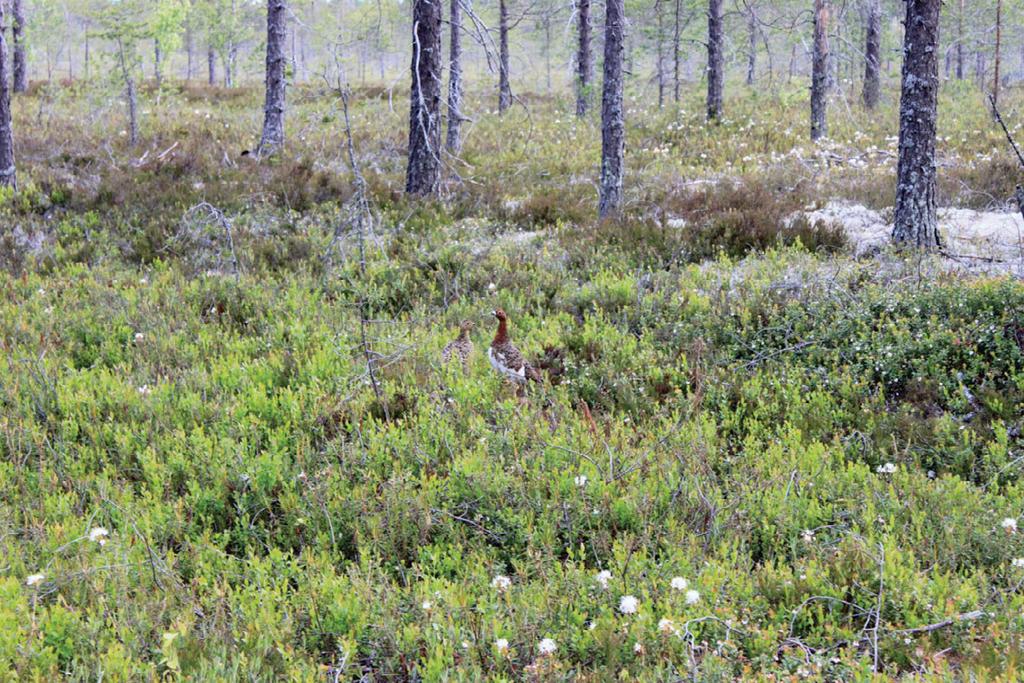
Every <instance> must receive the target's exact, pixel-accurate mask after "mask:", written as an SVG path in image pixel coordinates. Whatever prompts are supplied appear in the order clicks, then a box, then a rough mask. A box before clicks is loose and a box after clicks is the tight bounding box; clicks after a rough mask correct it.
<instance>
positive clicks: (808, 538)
mask: <svg viewBox="0 0 1024 683" xmlns="http://www.w3.org/2000/svg"><path fill="white" fill-rule="evenodd" d="M800 536H801V537H802V538H803V539H804V543H811V542H812V541H814V530H813V529H804V532H803V533H802V534H800Z"/></svg>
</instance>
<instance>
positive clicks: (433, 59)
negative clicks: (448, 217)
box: [405, 0, 442, 195]
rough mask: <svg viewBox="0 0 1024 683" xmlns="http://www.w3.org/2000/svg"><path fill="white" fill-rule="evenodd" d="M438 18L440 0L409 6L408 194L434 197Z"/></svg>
mask: <svg viewBox="0 0 1024 683" xmlns="http://www.w3.org/2000/svg"><path fill="white" fill-rule="evenodd" d="M441 14H442V12H441V3H440V0H415V2H414V4H413V16H412V21H413V24H412V67H411V72H412V84H411V88H410V93H409V165H408V167H407V169H406V175H405V191H406V193H408V194H416V195H431V194H437V190H438V186H439V184H440V180H441V157H440V152H441V149H440V148H441V68H442V67H441Z"/></svg>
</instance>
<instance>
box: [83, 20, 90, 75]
mask: <svg viewBox="0 0 1024 683" xmlns="http://www.w3.org/2000/svg"><path fill="white" fill-rule="evenodd" d="M83 28H84V29H85V31H84V32H85V80H89V24H88V23H86V24H85V26H83Z"/></svg>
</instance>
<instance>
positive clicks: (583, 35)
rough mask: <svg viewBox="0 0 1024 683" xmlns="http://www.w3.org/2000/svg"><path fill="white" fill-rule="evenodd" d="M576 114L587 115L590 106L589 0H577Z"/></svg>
mask: <svg viewBox="0 0 1024 683" xmlns="http://www.w3.org/2000/svg"><path fill="white" fill-rule="evenodd" d="M576 9H577V16H576V22H577V38H578V43H577V46H576V116H579V117H583V116H586V115H587V109H589V107H590V80H591V79H590V77H591V59H590V0H577V3H576Z"/></svg>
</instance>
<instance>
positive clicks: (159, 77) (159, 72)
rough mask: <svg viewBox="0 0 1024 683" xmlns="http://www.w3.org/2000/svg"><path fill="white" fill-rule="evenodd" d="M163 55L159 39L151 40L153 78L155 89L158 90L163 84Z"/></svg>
mask: <svg viewBox="0 0 1024 683" xmlns="http://www.w3.org/2000/svg"><path fill="white" fill-rule="evenodd" d="M163 61H164V54H163V51H162V50H161V49H160V39H159V38H154V39H153V78H154V80H156V87H157V89H158V90H159V89H160V87H161V86H162V85H163V82H164V73H163V68H162V67H163Z"/></svg>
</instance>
